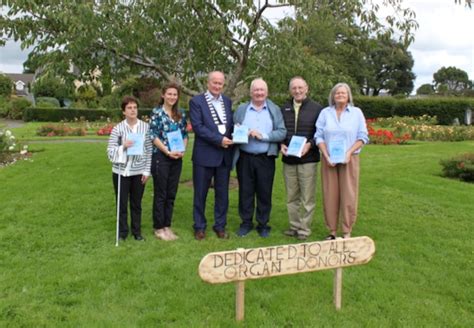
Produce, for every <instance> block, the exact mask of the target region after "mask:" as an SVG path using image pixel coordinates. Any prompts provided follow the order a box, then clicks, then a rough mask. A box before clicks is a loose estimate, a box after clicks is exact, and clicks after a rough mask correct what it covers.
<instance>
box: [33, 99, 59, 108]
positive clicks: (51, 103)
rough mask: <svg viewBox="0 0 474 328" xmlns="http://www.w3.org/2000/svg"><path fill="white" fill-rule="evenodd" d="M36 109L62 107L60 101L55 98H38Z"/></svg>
mask: <svg viewBox="0 0 474 328" xmlns="http://www.w3.org/2000/svg"><path fill="white" fill-rule="evenodd" d="M36 107H49V108H51V107H61V105H60V104H59V100H57V99H56V98H53V97H37V98H36Z"/></svg>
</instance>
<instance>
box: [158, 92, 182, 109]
mask: <svg viewBox="0 0 474 328" xmlns="http://www.w3.org/2000/svg"><path fill="white" fill-rule="evenodd" d="M161 97H162V98H163V104H164V105H165V106H166V107H168V108H172V107H173V105H174V104H176V102H177V101H178V97H179V93H178V89H176V88H168V89H166V91H165V93H164V94H162V95H161Z"/></svg>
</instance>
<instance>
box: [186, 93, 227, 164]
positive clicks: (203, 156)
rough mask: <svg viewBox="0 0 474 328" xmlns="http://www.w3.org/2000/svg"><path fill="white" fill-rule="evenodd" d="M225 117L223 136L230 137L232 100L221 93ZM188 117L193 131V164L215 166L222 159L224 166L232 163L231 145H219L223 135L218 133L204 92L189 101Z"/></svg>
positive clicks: (220, 162)
mask: <svg viewBox="0 0 474 328" xmlns="http://www.w3.org/2000/svg"><path fill="white" fill-rule="evenodd" d="M222 98H223V100H224V106H225V114H226V118H227V123H226V133H225V136H226V137H227V138H229V139H232V129H233V126H234V124H233V120H232V101H231V100H230V99H229V98H227V97H226V96H224V95H222ZM189 117H190V119H191V125H192V127H193V131H194V147H193V157H192V160H193V162H194V164H197V165H201V166H206V167H217V166H220V165H221V164H222V163H223V161H224V163H225V165H226V166H229V167H230V166H231V165H232V147H229V148H223V147H222V146H221V144H222V139H223V138H224V136H223V135H222V134H220V133H219V130H218V129H217V125H216V124H215V123H214V121H213V119H212V116H211V111H210V109H209V106H208V104H207V101H206V97H205V96H204V94H199V95H197V96H194V97H193V98H191V100H190V101H189Z"/></svg>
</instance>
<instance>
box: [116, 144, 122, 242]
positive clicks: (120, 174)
mask: <svg viewBox="0 0 474 328" xmlns="http://www.w3.org/2000/svg"><path fill="white" fill-rule="evenodd" d="M121 144H122V137H119V139H118V145H119V147H120V145H121ZM121 177H122V163H119V175H118V184H117V227H116V230H117V231H116V235H115V247H118V245H119V217H120V190H121V188H120V180H121Z"/></svg>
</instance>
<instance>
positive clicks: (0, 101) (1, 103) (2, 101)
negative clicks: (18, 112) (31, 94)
mask: <svg viewBox="0 0 474 328" xmlns="http://www.w3.org/2000/svg"><path fill="white" fill-rule="evenodd" d="M7 114H8V99H7V98H5V97H3V96H0V117H6V116H7Z"/></svg>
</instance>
